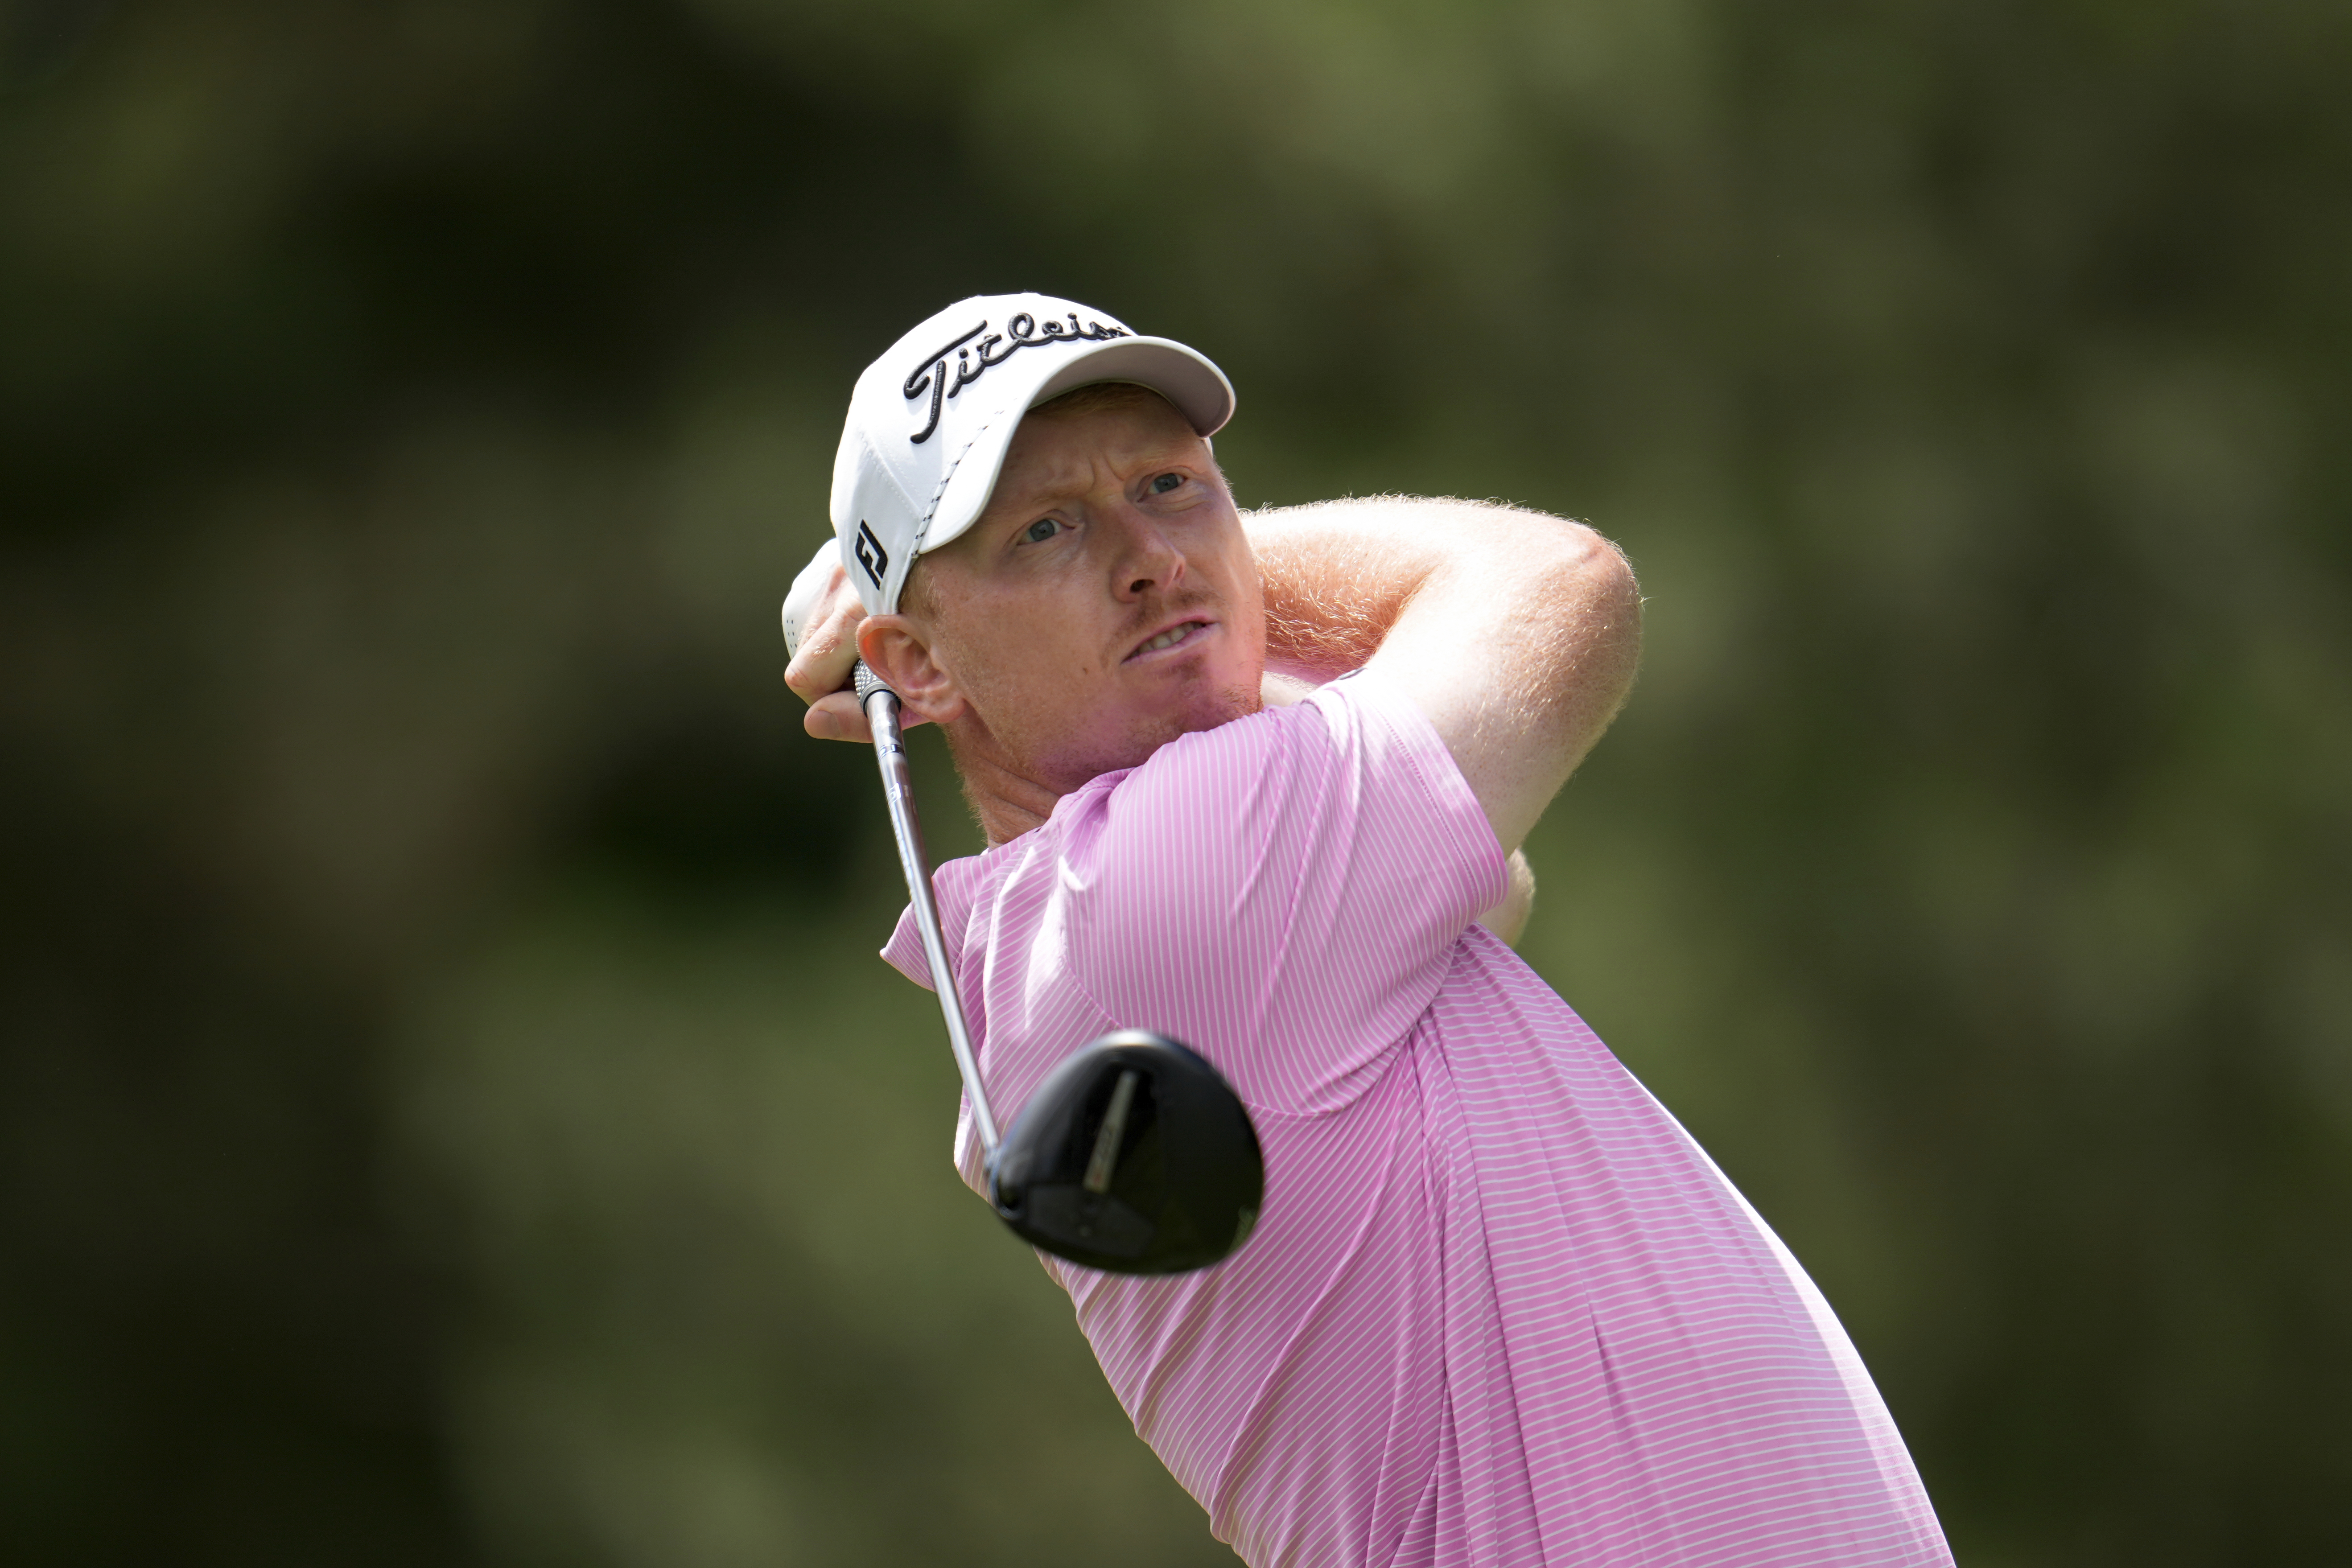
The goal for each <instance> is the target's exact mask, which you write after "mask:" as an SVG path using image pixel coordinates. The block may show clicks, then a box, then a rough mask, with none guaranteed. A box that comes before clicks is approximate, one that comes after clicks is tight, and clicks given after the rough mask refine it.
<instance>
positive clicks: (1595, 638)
mask: <svg viewBox="0 0 2352 1568" xmlns="http://www.w3.org/2000/svg"><path fill="white" fill-rule="evenodd" d="M1549 532H1550V535H1551V537H1550V538H1549V539H1548V540H1547V541H1546V547H1545V548H1544V549H1543V550H1542V552H1540V553H1541V559H1540V560H1539V561H1538V562H1537V563H1535V565H1534V569H1533V570H1531V571H1530V572H1529V573H1528V577H1527V579H1526V581H1527V584H1528V588H1529V589H1530V590H1532V593H1533V595H1534V603H1533V604H1532V605H1530V610H1531V613H1532V615H1533V616H1536V617H1538V624H1540V625H1541V626H1543V628H1544V631H1545V633H1546V634H1548V635H1545V636H1543V637H1539V638H1538V639H1537V640H1538V643H1539V644H1541V645H1543V646H1542V647H1541V652H1540V653H1539V654H1538V658H1540V660H1541V662H1542V664H1543V666H1544V667H1545V668H1543V670H1542V672H1541V674H1540V675H1539V676H1538V679H1541V680H1542V682H1543V684H1544V686H1545V687H1546V689H1549V691H1550V693H1551V694H1552V695H1551V702H1550V704H1549V706H1550V707H1551V708H1552V710H1553V715H1554V718H1555V721H1557V722H1558V723H1559V725H1560V727H1561V729H1562V731H1564V738H1565V739H1566V740H1567V741H1568V744H1569V749H1570V752H1572V754H1573V755H1574V756H1577V757H1581V756H1582V754H1583V752H1585V751H1586V750H1587V749H1588V748H1589V747H1591V744H1592V743H1593V742H1595V741H1598V740H1599V739H1600V738H1601V731H1603V730H1605V729H1607V728H1608V726H1609V723H1610V721H1612V720H1613V719H1614V718H1615V717H1616V716H1617V711H1618V710H1619V709H1620V708H1622V706H1623V705H1624V701H1625V699H1626V697H1627V695H1628V694H1630V693H1631V692H1632V690H1633V678H1634V675H1635V673H1636V671H1637V670H1638V669H1639V668H1640V667H1641V662H1642V590H1641V585H1640V584H1638V583H1637V582H1636V581H1635V580H1634V576H1633V566H1632V564H1631V563H1628V562H1627V561H1626V559H1625V556H1624V552H1622V551H1620V550H1619V549H1618V548H1617V547H1616V546H1615V545H1613V544H1612V543H1611V542H1609V541H1608V540H1606V539H1604V538H1602V537H1601V534H1600V533H1599V532H1597V531H1594V530H1592V529H1591V528H1588V527H1586V526H1585V525H1583V524H1582V523H1563V524H1562V525H1561V526H1560V527H1559V528H1558V529H1557V530H1554V531H1549ZM1535 673H1536V672H1533V671H1530V674H1535ZM1571 765H1572V764H1571Z"/></svg>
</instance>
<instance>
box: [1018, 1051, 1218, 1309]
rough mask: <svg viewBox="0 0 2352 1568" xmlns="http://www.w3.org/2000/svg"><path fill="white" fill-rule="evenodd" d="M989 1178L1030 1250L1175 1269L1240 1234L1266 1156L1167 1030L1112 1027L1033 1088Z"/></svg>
mask: <svg viewBox="0 0 2352 1568" xmlns="http://www.w3.org/2000/svg"><path fill="white" fill-rule="evenodd" d="M989 1184H990V1189H991V1194H992V1197H993V1198H994V1200H995V1203H996V1212H997V1215H998V1216H999V1217H1001V1218H1002V1219H1003V1221H1004V1223H1005V1224H1006V1225H1008V1226H1011V1227H1012V1228H1013V1232H1014V1233H1015V1234H1017V1235H1018V1236H1020V1237H1022V1238H1023V1239H1024V1240H1025V1241H1027V1242H1029V1243H1030V1245H1032V1246H1034V1247H1042V1248H1044V1249H1045V1251H1047V1252H1050V1253H1052V1254H1054V1255H1055V1257H1057V1258H1068V1259H1069V1260H1070V1261H1071V1262H1073V1263H1080V1264H1084V1265H1085V1266H1086V1267H1087V1268H1102V1269H1108V1271H1110V1272H1111V1273H1114V1274H1181V1273H1184V1272H1185V1271H1187V1270H1188V1269H1193V1268H1207V1267H1208V1266H1209V1265H1210V1264H1212V1263H1215V1262H1218V1261H1219V1260H1221V1259H1223V1258H1226V1257H1229V1256H1231V1255H1232V1254H1233V1253H1234V1252H1235V1251H1236V1250H1238V1249H1239V1248H1240V1247H1241V1245H1242V1243H1243V1242H1244V1241H1246V1240H1247V1239H1248V1238H1249V1233H1250V1227H1251V1226H1253V1225H1255V1224H1256V1223H1257V1210H1258V1204H1259V1201H1260V1200H1261V1199H1262V1198H1263V1196H1264V1195H1265V1158H1264V1156H1263V1155H1261V1154H1260V1153H1259V1152H1258V1144H1257V1130H1256V1129H1255V1128H1254V1127H1252V1126H1251V1125H1250V1119H1249V1112H1248V1111H1246V1110H1243V1109H1242V1102H1241V1099H1240V1097H1239V1096H1237V1095H1236V1094H1234V1091H1233V1089H1232V1088H1231V1086H1229V1085H1228V1084H1227V1083H1226V1082H1225V1080H1224V1079H1223V1078H1222V1077H1220V1076H1219V1075H1218V1072H1217V1069H1216V1068H1213V1067H1211V1066H1210V1065H1209V1064H1208V1063H1207V1062H1206V1061H1204V1060H1202V1058H1200V1057H1199V1056H1197V1055H1195V1054H1194V1053H1193V1052H1192V1050H1190V1049H1189V1048H1187V1047H1183V1046H1181V1045H1179V1044H1177V1043H1176V1042H1175V1041H1174V1040H1171V1039H1170V1038H1169V1037H1167V1036H1165V1035H1155V1034H1152V1033H1151V1032H1150V1030H1148V1029H1121V1030H1119V1031H1118V1032H1117V1033H1115V1034H1109V1035H1105V1036H1104V1037H1102V1038H1100V1039H1098V1040H1096V1041H1095V1042H1093V1043H1092V1044H1091V1045H1088V1046H1087V1047H1084V1048H1083V1049H1081V1050H1079V1051H1077V1052H1076V1054H1074V1055H1073V1056H1072V1057H1071V1058H1069V1059H1068V1060H1067V1061H1065V1062H1064V1063H1063V1064H1062V1065H1061V1066H1059V1067H1057V1068H1055V1069H1054V1070H1053V1071H1052V1072H1051V1073H1050V1074H1048V1075H1047V1076H1046V1079H1045V1082H1044V1083H1042V1084H1039V1085H1038V1086H1037V1092H1036V1093H1034V1094H1033V1095H1031V1096H1030V1097H1029V1103H1028V1104H1027V1105H1025V1106H1024V1107H1023V1108H1022V1110H1021V1115H1020V1117H1019V1119H1018V1120H1017V1121H1014V1122H1013V1129H1012V1131H1009V1132H1007V1133H1006V1134H1005V1136H1004V1142H1003V1147H1001V1148H1000V1149H999V1150H998V1151H997V1155H996V1164H995V1168H994V1169H993V1170H992V1172H991V1173H990V1182H989Z"/></svg>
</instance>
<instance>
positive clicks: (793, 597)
mask: <svg viewBox="0 0 2352 1568" xmlns="http://www.w3.org/2000/svg"><path fill="white" fill-rule="evenodd" d="M840 563H841V544H840V542H838V541H837V540H835V539H833V538H832V537H830V536H827V538H826V539H825V542H824V543H823V544H820V545H818V546H817V547H816V553H815V554H814V555H813V556H811V557H809V563H808V564H807V565H805V566H803V567H802V568H801V574H800V575H799V576H797V577H795V578H793V587H792V592H790V593H788V594H786V595H784V651H785V652H786V653H798V652H800V650H801V633H802V632H803V631H804V630H806V629H807V627H808V621H809V616H810V615H811V614H813V613H814V611H815V609H816V602H817V600H818V598H819V597H820V596H821V595H823V594H824V589H825V584H827V583H829V582H831V581H832V580H833V569H834V568H835V566H837V565H839V564H840Z"/></svg>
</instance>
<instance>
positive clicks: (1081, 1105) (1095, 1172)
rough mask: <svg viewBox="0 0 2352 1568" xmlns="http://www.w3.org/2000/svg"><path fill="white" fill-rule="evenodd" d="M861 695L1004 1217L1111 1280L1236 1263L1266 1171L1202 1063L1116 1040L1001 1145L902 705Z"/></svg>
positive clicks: (991, 1194)
mask: <svg viewBox="0 0 2352 1568" xmlns="http://www.w3.org/2000/svg"><path fill="white" fill-rule="evenodd" d="M856 689H857V699H858V700H859V702H860V703H862V704H863V705H864V706H865V709H866V723H867V725H868V727H869V728H870V729H871V730H872V731H873V734H874V756H875V760H876V762H877V763H878V764H879V765H880V767H881V770H882V793H883V795H884V797H885V798H886V799H887V801H888V803H889V807H890V831H891V833H892V834H893V835H894V836H895V837H897V838H898V863H899V865H900V867H901V868H903V869H904V870H905V871H906V874H907V896H908V900H910V901H911V902H912V903H913V905H914V910H915V924H916V927H917V929H918V930H919V931H921V933H922V938H923V957H924V959H925V961H926V962H928V963H929V965H930V970H931V981H932V984H933V986H934V988H935V989H936V990H937V991H938V993H939V998H940V1016H941V1017H942V1018H943V1019H944V1020H945V1021H946V1023H947V1029H948V1046H949V1048H950V1049H951V1050H952V1051H953V1052H954V1053H955V1059H956V1070H957V1071H958V1072H960V1073H961V1074H962V1075H963V1088H964V1093H965V1095H966V1096H967V1097H968V1098H969V1099H970V1100H971V1117H972V1125H973V1126H974V1127H975V1128H976V1129H977V1130H978V1131H979V1133H980V1142H981V1148H982V1151H983V1152H984V1155H985V1158H986V1162H987V1165H986V1169H987V1173H988V1198H989V1201H990V1203H992V1204H993V1205H995V1208H996V1214H997V1217H998V1218H999V1219H1002V1220H1003V1222H1004V1223H1005V1225H1006V1226H1008V1227H1009V1228H1010V1229H1011V1230H1012V1231H1013V1234H1014V1235H1016V1236H1018V1237H1021V1238H1022V1239H1023V1240H1024V1241H1026V1242H1028V1243H1029V1244H1030V1245H1031V1246H1033V1247H1041V1248H1043V1249H1044V1250H1045V1251H1047V1252H1050V1253H1052V1254H1054V1255H1055V1257H1057V1258H1067V1259H1069V1260H1070V1261H1071V1262H1073V1263H1077V1264H1083V1265H1084V1266H1086V1267H1087V1268H1100V1269H1105V1270H1108V1272H1111V1273H1114V1274H1181V1273H1185V1272H1187V1271H1189V1270H1192V1269H1195V1268H1207V1267H1209V1266H1210V1265H1211V1264H1213V1263H1216V1262H1219V1261H1221V1260H1222V1259H1223V1258H1227V1257H1230V1256H1231V1255H1232V1254H1233V1253H1234V1252H1235V1251H1237V1250H1238V1249H1239V1248H1240V1247H1241V1245H1242V1243H1243V1242H1244V1241H1246V1240H1247V1239H1248V1238H1249V1234H1250V1228H1251V1226H1254V1225H1255V1224H1256V1223H1257V1211H1258V1205H1259V1203H1260V1202H1261V1200H1262V1198H1263V1195H1264V1193H1265V1158H1264V1156H1263V1155H1262V1154H1261V1153H1260V1152H1259V1150H1258V1141H1257V1130H1256V1129H1255V1127H1253V1126H1251V1125H1250V1119H1249V1112H1248V1111H1247V1110H1244V1109H1243V1107H1242V1102H1241V1098H1240V1097H1239V1096H1238V1095H1236V1094H1234V1091H1233V1089H1232V1086H1230V1085H1229V1084H1227V1083H1226V1082H1225V1080H1224V1079H1223V1077H1222V1076H1220V1075H1219V1073H1218V1072H1217V1069H1216V1068H1213V1067H1211V1066H1210V1065H1209V1064H1208V1062H1207V1061H1205V1060H1204V1059H1202V1057H1201V1056H1200V1055H1199V1054H1198V1053H1196V1052H1194V1051H1193V1050H1192V1049H1191V1048H1190V1047H1186V1046H1183V1045H1181V1044H1180V1043H1178V1042H1177V1041H1175V1040H1171V1039H1170V1038H1169V1037H1167V1036H1165V1035H1157V1034H1153V1033H1151V1032H1150V1030H1148V1029H1119V1030H1116V1031H1114V1032H1112V1033H1110V1034H1108V1035H1105V1036H1103V1037H1101V1038H1099V1039H1097V1040H1094V1041H1091V1042H1089V1043H1088V1044H1087V1045H1086V1046H1084V1047H1080V1048H1079V1049H1078V1050H1076V1052H1073V1053H1072V1054H1071V1055H1070V1056H1069V1057H1068V1058H1066V1059H1065V1060H1064V1061H1063V1062H1062V1064H1061V1065H1060V1066H1059V1067H1056V1068H1055V1069H1054V1070H1053V1071H1052V1072H1050V1073H1048V1074H1047V1075H1046V1076H1045V1081H1044V1082H1043V1083H1040V1084H1039V1085H1038V1086H1037V1089H1036V1092H1035V1093H1034V1094H1032V1095H1031V1096H1030V1097H1029V1101H1028V1103H1027V1104H1026V1105H1024V1107H1023V1108H1022V1110H1021V1114H1020V1116H1019V1117H1018V1118H1017V1119H1016V1120H1015V1121H1013V1127H1012V1129H1011V1131H1008V1132H1006V1133H1005V1134H1004V1135H1003V1136H1002V1137H1000V1136H999V1135H998V1132H997V1127H996V1116H995V1113H994V1112H993V1111H992V1110H990V1109H989V1103H988V1091H987V1089H986V1088H985V1087H984V1086H983V1085H982V1083H981V1081H980V1063H979V1061H978V1060H977V1058H974V1057H973V1055H972V1049H971V1033H970V1031H969V1030H968V1029H967V1028H966V1027H965V1026H964V1016H963V1003H962V1001H961V998H960V997H959V995H958V994H957V990H956V980H955V972H954V971H953V970H952V969H951V968H950V967H949V964H948V956H947V944H946V942H944V940H943V939H942V938H941V936H940V912H939V907H938V905H937V904H936V903H935V902H934V901H933V900H932V898H931V869H930V860H929V856H928V855H927V854H926V853H925V851H924V848H923V829H922V824H921V822H920V820H919V818H918V817H917V816H916V813H915V795H914V787H913V784H912V781H911V779H910V777H909V775H908V771H907V748H906V742H905V740H904V737H903V736H902V734H901V732H900V731H899V726H898V693H897V692H895V691H893V690H891V689H890V688H889V687H887V685H885V684H883V682H882V680H881V679H880V678H879V677H877V675H875V673H874V672H873V671H872V670H870V669H868V668H866V664H865V661H863V660H860V661H859V662H858V665H857V670H856Z"/></svg>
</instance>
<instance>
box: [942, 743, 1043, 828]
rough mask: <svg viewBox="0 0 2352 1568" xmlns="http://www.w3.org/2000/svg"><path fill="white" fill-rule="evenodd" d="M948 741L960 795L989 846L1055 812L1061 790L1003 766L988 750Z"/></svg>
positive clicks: (1037, 824)
mask: <svg viewBox="0 0 2352 1568" xmlns="http://www.w3.org/2000/svg"><path fill="white" fill-rule="evenodd" d="M950 746H951V747H952V749H953V751H954V752H955V763H956V772H957V773H959V774H961V776H962V778H963V797H964V799H965V800H967V801H969V802H971V812H972V815H973V816H977V817H979V818H980V830H981V831H982V833H984V834H986V835H987V836H988V847H990V848H991V849H993V848H995V847H997V846H998V845H1000V844H1008V843H1010V842H1012V841H1013V839H1015V838H1018V837H1021V836H1022V835H1023V834H1024V833H1026V832H1028V831H1029V830H1030V829H1031V828H1033V827H1042V826H1045V819H1046V818H1047V817H1049V816H1053V815H1054V805H1055V802H1057V801H1059V800H1060V799H1061V798H1062V795H1061V792H1059V791H1056V790H1055V789H1052V788H1050V787H1048V786H1047V785H1045V784H1040V783H1038V782H1037V781H1036V780H1035V779H1034V778H1031V777H1029V776H1028V775H1027V774H1026V773H1021V772H1019V771H1017V770H1016V769H1013V768H1011V767H1008V766H1006V765H1005V764H1004V763H1003V761H1001V760H1000V759H999V758H997V757H996V756H995V755H993V754H992V751H991V750H989V749H986V748H982V747H977V746H956V745H954V744H953V742H952V740H951V741H950Z"/></svg>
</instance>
